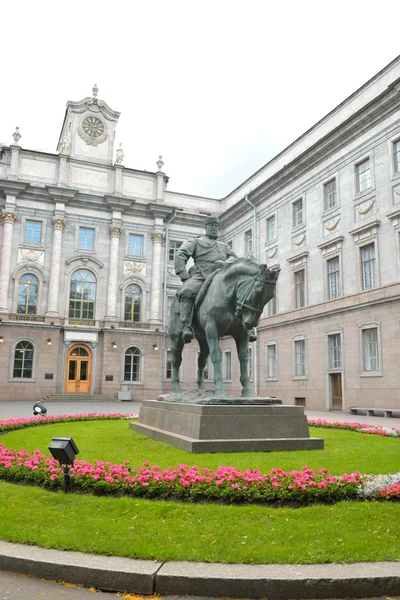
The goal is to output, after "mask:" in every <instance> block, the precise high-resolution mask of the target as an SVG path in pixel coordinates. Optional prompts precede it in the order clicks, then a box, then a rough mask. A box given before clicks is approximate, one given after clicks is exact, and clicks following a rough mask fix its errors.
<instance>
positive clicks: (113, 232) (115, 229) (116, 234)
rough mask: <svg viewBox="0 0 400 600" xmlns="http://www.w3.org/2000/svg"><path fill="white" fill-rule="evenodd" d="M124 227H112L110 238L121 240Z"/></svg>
mask: <svg viewBox="0 0 400 600" xmlns="http://www.w3.org/2000/svg"><path fill="white" fill-rule="evenodd" d="M121 231H122V227H121V225H115V224H113V225H110V236H111V237H112V238H119V237H120V235H121Z"/></svg>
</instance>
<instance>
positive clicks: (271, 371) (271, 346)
mask: <svg viewBox="0 0 400 600" xmlns="http://www.w3.org/2000/svg"><path fill="white" fill-rule="evenodd" d="M266 359H267V361H266V362H267V378H268V379H272V378H275V377H276V376H277V368H276V343H275V342H269V343H267V357H266Z"/></svg>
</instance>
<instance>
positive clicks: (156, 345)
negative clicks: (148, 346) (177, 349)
mask: <svg viewBox="0 0 400 600" xmlns="http://www.w3.org/2000/svg"><path fill="white" fill-rule="evenodd" d="M153 350H155V351H157V350H158V343H157V342H156V343H155V344H153Z"/></svg>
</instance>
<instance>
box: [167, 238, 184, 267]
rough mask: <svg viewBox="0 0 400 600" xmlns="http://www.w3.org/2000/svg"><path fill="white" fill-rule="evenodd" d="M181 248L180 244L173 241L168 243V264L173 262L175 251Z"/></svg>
mask: <svg viewBox="0 0 400 600" xmlns="http://www.w3.org/2000/svg"><path fill="white" fill-rule="evenodd" d="M181 246H182V242H175V241H173V240H171V241H170V243H169V250H168V260H169V261H170V262H174V260H175V254H176V251H177V250H179V248H180V247H181Z"/></svg>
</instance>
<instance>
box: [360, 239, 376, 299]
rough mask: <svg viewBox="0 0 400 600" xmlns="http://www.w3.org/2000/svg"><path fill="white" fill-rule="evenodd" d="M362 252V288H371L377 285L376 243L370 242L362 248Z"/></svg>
mask: <svg viewBox="0 0 400 600" xmlns="http://www.w3.org/2000/svg"><path fill="white" fill-rule="evenodd" d="M360 252H361V273H362V288H363V290H370V289H371V288H374V287H376V262H375V244H373V243H372V244H368V246H363V247H362V248H360Z"/></svg>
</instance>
